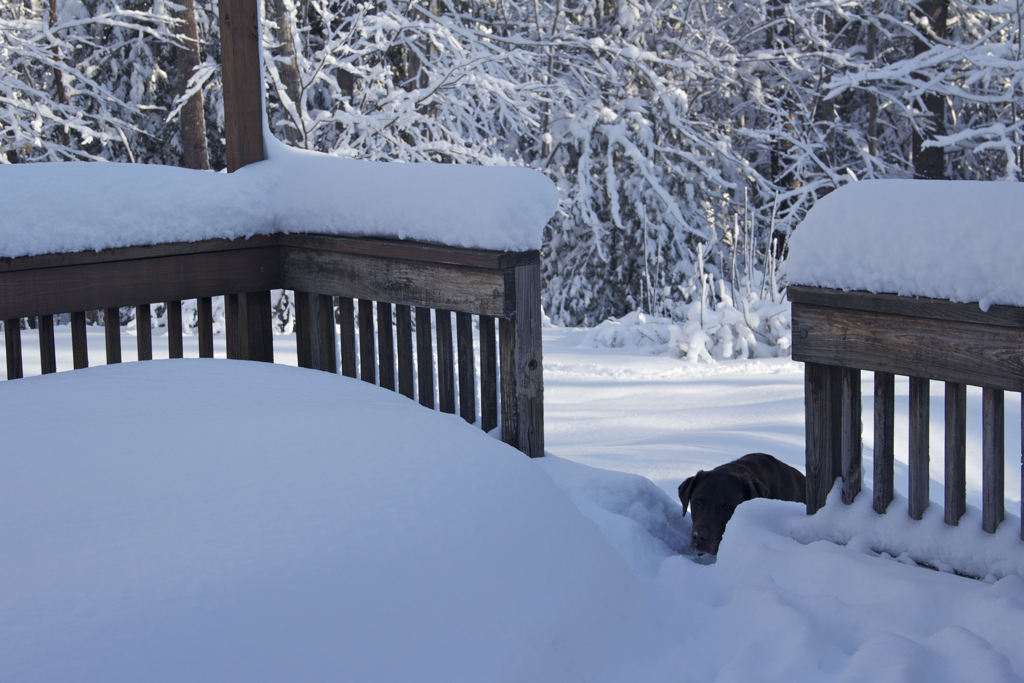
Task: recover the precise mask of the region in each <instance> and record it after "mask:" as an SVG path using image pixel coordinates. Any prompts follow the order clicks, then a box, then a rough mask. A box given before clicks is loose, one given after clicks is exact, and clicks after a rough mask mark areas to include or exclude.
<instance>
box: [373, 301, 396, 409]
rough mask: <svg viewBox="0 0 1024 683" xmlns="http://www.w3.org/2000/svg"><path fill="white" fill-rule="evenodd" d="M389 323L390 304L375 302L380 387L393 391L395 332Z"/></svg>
mask: <svg viewBox="0 0 1024 683" xmlns="http://www.w3.org/2000/svg"><path fill="white" fill-rule="evenodd" d="M394 329H395V328H394V325H393V324H392V322H391V304H389V303H385V302H383V301H378V302H377V358H378V364H379V365H380V385H381V386H382V387H384V388H385V389H390V390H391V391H394V390H395V332H394Z"/></svg>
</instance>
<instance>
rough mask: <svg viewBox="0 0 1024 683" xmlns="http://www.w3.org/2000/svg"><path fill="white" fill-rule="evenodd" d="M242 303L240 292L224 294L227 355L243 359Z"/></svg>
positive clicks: (231, 357) (235, 358) (234, 358)
mask: <svg viewBox="0 0 1024 683" xmlns="http://www.w3.org/2000/svg"><path fill="white" fill-rule="evenodd" d="M241 308H242V305H241V301H240V300H239V295H238V294H225V295H224V341H225V343H226V344H227V356H228V358H230V359H233V360H242V320H241V318H242V311H241Z"/></svg>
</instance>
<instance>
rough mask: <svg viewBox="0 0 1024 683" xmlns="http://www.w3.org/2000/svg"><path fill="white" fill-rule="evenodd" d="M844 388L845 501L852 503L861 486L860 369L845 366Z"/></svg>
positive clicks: (843, 371) (842, 386)
mask: <svg viewBox="0 0 1024 683" xmlns="http://www.w3.org/2000/svg"><path fill="white" fill-rule="evenodd" d="M840 388H841V390H842V399H841V407H842V423H841V424H842V445H841V450H842V468H843V469H842V473H843V503H845V504H846V505H850V504H852V503H853V501H854V499H855V498H856V497H857V494H858V493H860V486H861V388H860V370H856V369H853V368H843V369H842V374H841V387H840Z"/></svg>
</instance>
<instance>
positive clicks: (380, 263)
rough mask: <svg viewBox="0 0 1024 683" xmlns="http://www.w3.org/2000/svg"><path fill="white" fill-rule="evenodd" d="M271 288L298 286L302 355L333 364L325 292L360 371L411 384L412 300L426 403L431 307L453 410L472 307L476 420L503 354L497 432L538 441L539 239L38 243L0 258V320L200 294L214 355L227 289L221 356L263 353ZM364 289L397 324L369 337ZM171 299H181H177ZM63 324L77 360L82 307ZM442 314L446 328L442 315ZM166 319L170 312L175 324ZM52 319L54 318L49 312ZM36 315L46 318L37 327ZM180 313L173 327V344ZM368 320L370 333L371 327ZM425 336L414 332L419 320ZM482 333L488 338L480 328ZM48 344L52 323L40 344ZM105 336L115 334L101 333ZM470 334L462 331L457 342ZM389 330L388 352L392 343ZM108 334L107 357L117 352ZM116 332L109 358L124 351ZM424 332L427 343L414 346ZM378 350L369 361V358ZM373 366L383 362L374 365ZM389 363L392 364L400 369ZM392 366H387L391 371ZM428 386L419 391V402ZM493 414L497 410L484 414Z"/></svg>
mask: <svg viewBox="0 0 1024 683" xmlns="http://www.w3.org/2000/svg"><path fill="white" fill-rule="evenodd" d="M272 289H289V290H294V291H296V293H297V296H296V335H297V341H298V352H299V363H300V365H302V366H304V367H312V368H318V369H325V370H329V371H332V372H333V371H335V368H336V367H337V364H338V361H339V358H338V355H337V352H338V348H337V345H336V341H335V336H334V334H335V333H334V329H335V328H334V324H333V320H331V317H332V313H333V311H334V309H335V305H334V302H335V297H337V301H338V303H339V309H340V310H348V311H351V312H352V314H353V315H354V312H355V301H358V302H359V311H360V314H359V315H360V338H359V342H360V346H361V348H362V357H363V359H364V367H363V372H362V375H363V377H364V379H366V378H368V377H370V376H371V375H372V376H373V377H374V378H375V379H376V377H377V376H379V377H380V382H381V385H382V386H384V387H386V388H389V389H392V390H395V389H396V386H395V384H396V382H395V380H396V379H397V384H398V386H397V389H398V390H399V391H401V393H403V394H405V395H407V396H410V397H411V396H412V391H413V390H412V387H413V384H412V360H411V359H412V349H413V346H412V344H413V342H412V339H411V329H412V327H411V319H412V318H411V309H412V308H415V309H416V319H417V322H418V328H419V330H420V333H419V335H418V337H419V345H418V347H417V350H418V353H419V356H420V359H421V363H420V378H421V382H422V381H424V380H427V376H426V375H427V374H430V375H431V377H430V380H429V381H430V385H429V386H430V389H429V393H430V401H429V402H430V403H431V404H432V402H433V390H434V389H433V386H434V384H433V378H432V371H433V369H432V362H427V364H426V365H424V364H423V363H424V361H427V360H428V359H429V358H430V357H432V353H433V352H432V350H431V349H430V334H429V332H430V316H429V310H430V309H433V310H435V311H436V314H435V315H436V317H437V320H438V323H439V324H440V325H441V326H442V327H440V328H439V331H438V345H439V347H438V371H439V374H440V375H441V376H439V378H438V382H439V383H440V385H439V386H440V391H441V394H440V400H441V409H442V410H445V411H447V412H452V413H454V412H455V411H456V407H455V400H454V396H455V393H454V392H455V385H454V380H453V377H454V364H455V361H456V357H457V359H458V362H459V376H460V382H459V391H460V396H462V400H460V406H459V412H460V414H462V415H463V416H464V417H465V418H466V419H467V420H469V421H475V417H476V415H475V408H473V409H471V408H470V404H469V402H468V401H467V400H466V396H465V393H466V392H467V391H469V392H474V393H475V385H474V384H473V382H472V381H471V377H470V376H471V375H473V374H474V370H473V364H474V358H473V352H472V326H471V323H470V316H473V315H477V316H480V329H481V352H480V356H481V378H482V379H481V391H482V392H483V393H482V395H481V397H482V400H481V404H482V410H483V412H484V415H483V416H482V426H483V427H484V429H491V428H493V427H494V426H495V423H496V421H497V415H496V412H494V411H496V410H497V400H496V399H497V396H495V397H494V399H492V398H491V397H489V396H487V392H488V391H494V390H495V387H496V386H497V381H496V377H494V374H495V373H496V372H497V369H496V368H495V369H492V370H490V371H488V370H487V367H492V368H493V366H494V365H497V364H498V363H497V362H496V361H497V360H498V357H500V377H501V413H502V439H503V440H504V441H505V442H506V443H509V444H511V445H513V446H515V447H517V448H519V449H520V450H522V451H524V452H525V453H527V454H528V455H530V456H532V457H539V456H541V455H543V453H544V436H543V434H544V431H543V369H542V352H541V336H540V330H541V310H540V257H539V252H537V251H527V252H514V253H507V252H496V251H486V250H480V249H459V248H453V247H447V246H442V245H435V244H424V243H417V242H408V241H398V240H385V239H377V238H349V237H337V236H332V235H267V236H257V237H253V238H250V239H238V240H207V241H202V242H192V243H174V244H160V245H152V246H130V247H124V248H119V249H107V250H103V251H99V252H80V253H76V254H47V255H43V256H29V257H21V258H14V259H0V319H3V320H8V321H17V320H18V319H20V318H24V317H31V316H41V320H42V318H45V317H47V316H52V315H53V314H57V313H67V312H71V313H73V314H76V315H77V314H78V313H79V312H82V311H87V310H96V309H106V310H112V311H116V310H117V309H118V308H120V307H123V306H137V307H138V317H139V319H140V321H141V320H142V319H144V318H145V319H148V313H149V304H152V303H158V302H177V303H179V304H180V302H181V301H182V300H185V299H198V300H199V314H200V315H199V318H200V321H199V322H200V328H199V334H200V347H201V352H202V353H201V355H203V356H212V354H213V343H212V309H211V308H210V301H209V299H210V297H213V296H220V295H224V296H225V322H226V338H227V347H228V357H229V358H247V359H251V360H264V361H271V362H272V361H273V338H272V329H273V328H272V326H273V322H272V316H271V310H270V295H269V292H270V290H272ZM373 302H377V319H378V320H381V319H384V318H385V316H386V319H387V320H390V318H391V312H392V306H394V307H395V315H396V316H397V335H396V334H395V332H396V330H393V329H392V327H391V325H387V326H386V329H385V326H379V329H378V339H377V342H376V344H377V346H375V342H374V339H373V337H372V328H373V323H372V321H373V305H374V304H373ZM179 310H180V308H179ZM449 311H450V312H454V313H456V321H457V325H458V334H457V335H456V336H457V338H458V339H457V340H456V341H457V342H458V354H457V356H456V354H455V353H454V352H453V350H452V344H453V340H452V339H451V333H450V332H449V330H450V329H451V327H450V326H451V322H450V320H451V318H450V313H449ZM79 317H80V318H81V320H78V318H77V317H76V318H75V320H76V321H78V322H79V323H80V324H79V325H78V327H74V326H73V328H74V329H78V328H79V327H81V328H82V329H81V330H79V331H78V332H77V333H74V334H73V337H74V345H75V348H76V354H75V357H76V367H84V366H85V365H87V363H88V358H87V356H86V355H85V351H84V327H83V325H84V315H82V316H79ZM494 318H497V319H498V320H499V324H498V339H499V343H498V347H499V349H500V351H499V353H498V354H496V353H495V348H494V342H493V337H494V328H495V326H494V323H493V319H494ZM446 320H447V321H448V323H447V324H448V327H447V328H445V327H444V324H445V321H446ZM174 321H175V319H174V318H173V316H172V319H171V323H174ZM50 323H51V327H52V318H51V320H50ZM143 327H144V326H140V338H139V349H140V353H139V358H140V359H142V358H146V357H151V356H152V351H151V350H150V351H149V352H148V356H147V354H146V351H145V348H150V349H151V342H150V341H149V339H148V329H149V328H148V327H145V330H143ZM44 328H45V321H44V323H43V326H42V327H41V329H44ZM180 328H181V325H180V323H178V324H177V325H176V326H175V329H169V332H171V336H172V337H175V339H173V340H172V347H173V348H172V354H174V350H177V352H178V353H176V354H174V355H180V349H179V348H178V345H179V342H178V340H179V339H180V335H181V330H180ZM5 329H6V330H7V349H8V353H7V356H8V376H9V377H10V378H14V377H17V376H20V373H21V352H20V325H18V324H12V323H9V324H7V325H5ZM354 329H355V327H354V321H353V319H352V317H351V316H349V319H348V320H347V321H346V320H345V316H344V315H343V316H342V319H341V330H340V331H341V335H342V339H341V348H340V352H341V357H340V361H341V366H342V371H343V372H344V373H345V374H350V375H351V376H355V375H356V368H355V365H354V363H355V360H354V359H355V349H356V346H355V342H354V337H353V335H354ZM367 330H369V333H368V332H367ZM424 331H425V332H426V335H427V336H426V337H425V338H424V337H423V332H424ZM487 334H490V336H491V339H490V340H488V339H486V336H487ZM44 337H45V341H46V343H49V344H50V345H51V347H52V335H50V336H46V335H42V336H41V337H40V339H41V344H42V343H43V342H44ZM108 338H109V339H111V340H112V339H113V335H108ZM467 338H468V342H467ZM392 339H396V340H397V346H398V356H399V357H398V363H397V366H396V364H395V359H394V357H393V356H392V355H391V354H390V353H380V354H376V353H375V350H374V349H375V348H376V349H390V348H391V344H392ZM110 344H112V342H108V358H110V359H112V358H114V356H113V355H112V354H113V349H112V347H110V346H109V345H110ZM119 344H120V340H119V339H117V346H118V350H117V354H116V355H117V357H119V356H120V350H119V349H120V347H119ZM424 344H426V345H424ZM375 355H379V358H380V360H379V363H378V365H377V366H375V367H374V368H372V369H371V368H370V366H369V365H368V364H367V363H369V362H370V361H371V360H372V359H373V357H374V356H375ZM43 365H44V370H46V371H50V370H52V369H55V366H54V365H53V362H52V351H45V350H44V352H43ZM378 368H379V370H378ZM396 368H397V372H396ZM396 376H397V377H396ZM426 386H427V385H423V384H421V397H422V400H423V401H426V399H427V396H426V391H425V389H426ZM490 413H494V414H493V416H491V415H490Z"/></svg>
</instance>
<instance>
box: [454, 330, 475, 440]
mask: <svg viewBox="0 0 1024 683" xmlns="http://www.w3.org/2000/svg"><path fill="white" fill-rule="evenodd" d="M455 332H456V338H457V342H458V343H457V347H458V356H459V414H460V415H461V416H462V419H463V420H465V421H466V422H468V423H469V424H473V423H474V422H476V367H475V365H476V363H475V360H476V359H475V358H474V357H473V356H474V354H473V316H472V315H470V314H469V313H461V312H459V313H456V314H455Z"/></svg>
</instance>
